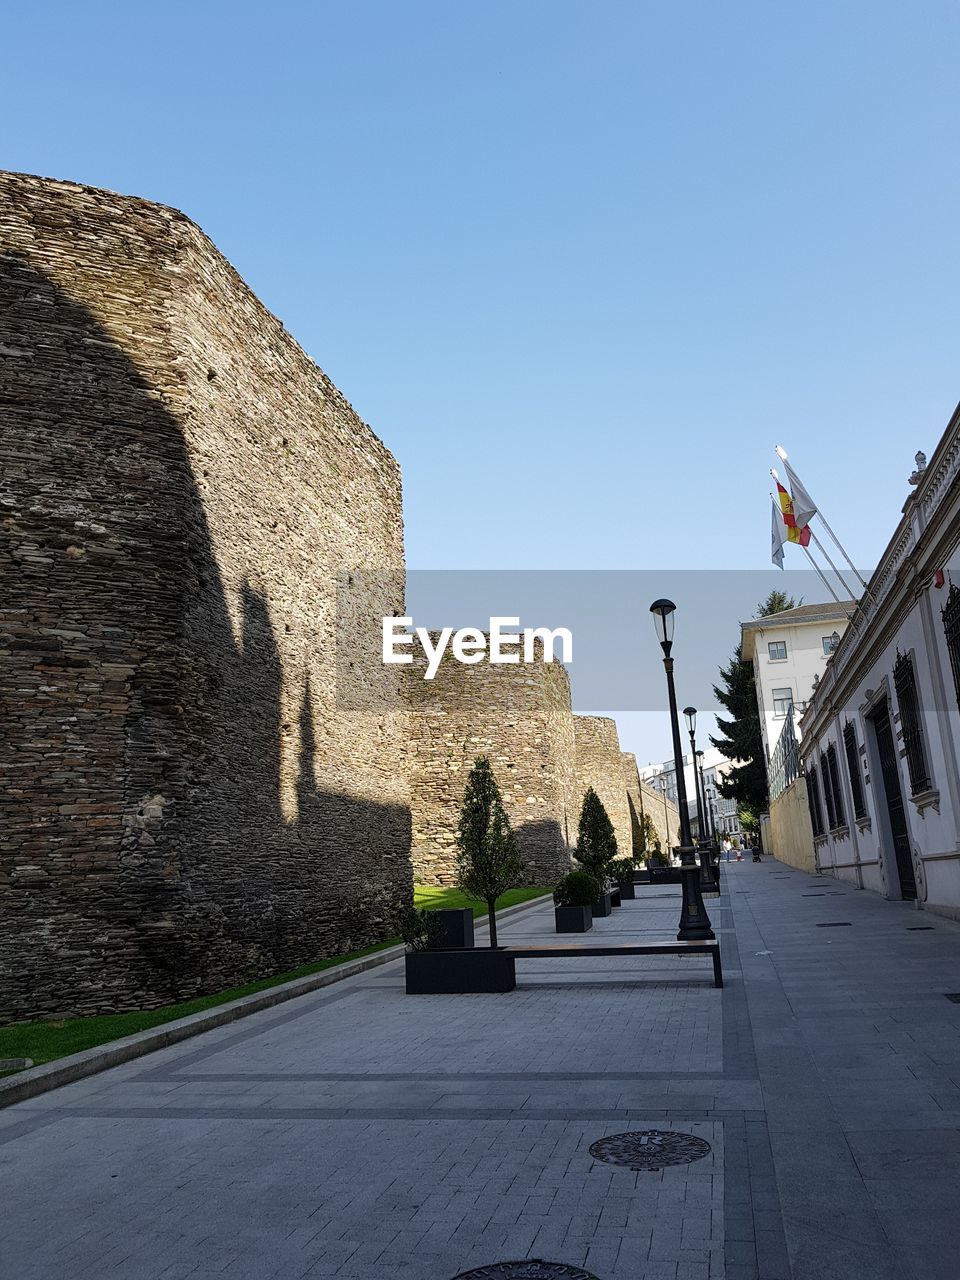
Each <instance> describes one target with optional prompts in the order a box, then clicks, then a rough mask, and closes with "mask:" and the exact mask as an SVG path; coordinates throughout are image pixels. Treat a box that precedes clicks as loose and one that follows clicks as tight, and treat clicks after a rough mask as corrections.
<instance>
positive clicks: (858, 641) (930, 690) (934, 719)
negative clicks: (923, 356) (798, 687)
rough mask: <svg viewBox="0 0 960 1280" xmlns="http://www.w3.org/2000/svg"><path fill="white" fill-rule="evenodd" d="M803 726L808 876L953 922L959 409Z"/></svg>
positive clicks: (957, 895)
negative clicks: (817, 873) (818, 874)
mask: <svg viewBox="0 0 960 1280" xmlns="http://www.w3.org/2000/svg"><path fill="white" fill-rule="evenodd" d="M910 483H911V484H912V485H914V486H915V487H914V491H913V492H912V493H911V494H910V496H909V497H908V499H907V501H906V504H905V505H904V508H903V516H902V519H901V520H900V523H899V524H898V526H897V529H896V532H895V533H894V535H893V538H892V539H891V541H890V543H889V545H888V547H887V549H886V551H885V552H884V554H883V557H882V558H881V560H880V563H879V565H878V567H877V569H876V572H875V573H874V574H873V576H872V577H871V579H870V582H869V591H868V592H867V593H865V595H864V597H863V600H862V601H861V603H860V606H859V608H858V611H857V614H856V615H855V617H854V626H853V627H851V629H850V630H849V631H848V632H847V633H846V635H845V636H844V639H843V641H842V642H841V644H840V646H839V648H838V649H837V652H836V653H835V654H834V656H833V660H832V661H831V662H830V664H829V666H828V668H827V670H826V672H825V673H824V676H823V678H822V679H821V681H820V682H819V684H818V686H817V689H816V691H815V692H814V694H813V696H812V698H811V699H810V703H809V705H808V707H807V710H806V714H805V715H804V717H803V721H802V729H803V741H802V743H801V754H802V759H803V764H804V770H805V775H806V784H807V801H808V809H809V813H810V818H811V824H812V828H813V844H814V854H815V858H816V863H817V866H818V867H819V869H820V870H822V871H827V872H831V873H832V874H834V875H837V876H839V877H840V878H842V879H844V880H849V881H851V882H852V883H854V884H856V885H859V886H862V887H864V888H868V889H873V890H876V891H877V892H878V893H882V894H884V895H885V896H886V897H888V898H905V899H914V898H915V899H918V900H919V901H920V902H921V903H926V904H927V905H928V906H929V907H931V908H932V909H934V910H937V911H940V912H942V913H943V914H946V915H950V916H953V917H954V918H960V772H958V762H960V408H958V410H957V411H956V412H955V413H954V415H953V418H952V419H951V421H950V424H949V426H948V428H947V431H946V433H945V435H944V436H943V438H942V440H941V441H940V443H939V445H938V446H937V449H936V452H935V453H934V455H933V458H932V459H931V461H930V465H929V466H926V465H925V459H924V458H923V455H922V454H918V455H917V470H916V471H915V472H914V473H913V475H912V476H911V477H910Z"/></svg>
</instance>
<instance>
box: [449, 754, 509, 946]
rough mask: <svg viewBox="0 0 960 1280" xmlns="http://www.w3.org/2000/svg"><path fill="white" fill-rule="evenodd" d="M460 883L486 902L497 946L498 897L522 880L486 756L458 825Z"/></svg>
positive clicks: (473, 776)
mask: <svg viewBox="0 0 960 1280" xmlns="http://www.w3.org/2000/svg"><path fill="white" fill-rule="evenodd" d="M457 849H458V850H459V852H458V855H457V883H458V884H459V886H460V888H461V889H462V890H463V891H464V893H469V894H470V896H471V897H473V898H480V899H482V900H483V901H484V902H485V903H486V904H487V912H488V915H489V919H490V946H491V947H496V945H497V915H496V904H497V899H498V898H499V897H502V895H503V894H505V893H506V891H507V890H508V889H512V888H513V887H514V886H515V885H517V884H519V883H520V881H521V880H522V879H523V873H524V866H523V862H522V861H521V859H520V854H519V852H518V850H517V839H516V836H515V835H514V834H513V832H512V831H511V829H510V822H509V820H508V818H507V815H506V813H505V812H504V809H503V801H502V799H501V797H500V788H499V787H498V786H497V780H496V778H494V776H493V770H492V769H491V768H490V761H489V760H488V759H487V757H486V756H479V757H478V759H477V760H476V762H475V764H474V766H473V768H472V769H471V770H470V776H469V778H468V779H467V788H466V791H465V792H464V795H463V806H462V808H461V810H460V823H459V826H458V827H457Z"/></svg>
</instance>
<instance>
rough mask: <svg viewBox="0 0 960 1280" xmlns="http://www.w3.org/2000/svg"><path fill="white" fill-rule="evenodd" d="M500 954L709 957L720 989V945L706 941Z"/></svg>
mask: <svg viewBox="0 0 960 1280" xmlns="http://www.w3.org/2000/svg"><path fill="white" fill-rule="evenodd" d="M502 951H503V952H504V953H505V954H506V955H509V956H511V957H512V958H513V959H515V960H549V959H558V960H559V959H563V958H564V957H577V956H668V955H669V956H688V955H694V956H698V955H699V956H710V957H711V958H712V960H713V985H714V986H715V987H722V986H723V970H722V968H721V967H720V943H719V942H717V941H716V940H714V941H706V942H678V941H673V942H636V943H631V944H628V945H622V944H621V945H617V946H613V945H611V946H603V945H602V944H596V945H594V944H591V945H590V946H580V945H579V944H577V943H574V942H571V943H557V942H552V943H548V944H546V945H544V946H538V945H535V946H529V947H528V946H516V947H503V948H502Z"/></svg>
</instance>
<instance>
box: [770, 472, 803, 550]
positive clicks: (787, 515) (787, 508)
mask: <svg viewBox="0 0 960 1280" xmlns="http://www.w3.org/2000/svg"><path fill="white" fill-rule="evenodd" d="M777 498H778V499H779V502H780V513H781V515H782V516H783V523H784V524H785V525H786V526H787V541H788V542H797V543H799V544H800V546H801V547H805V546H806V545H807V544H808V543H809V541H810V526H809V524H805V525H804V526H803V528H802V529H800V528H798V526H797V517H796V516H795V515H794V513H793V499H792V498H791V497H790V494H789V493H788V492H787V491H786V489H785V488H784V487H783V485H782V484H781V483H780V481H779V480H778V481H777Z"/></svg>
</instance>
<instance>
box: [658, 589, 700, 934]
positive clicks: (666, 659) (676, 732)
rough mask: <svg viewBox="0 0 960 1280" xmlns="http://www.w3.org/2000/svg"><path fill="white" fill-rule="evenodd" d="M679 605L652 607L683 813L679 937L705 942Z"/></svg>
mask: <svg viewBox="0 0 960 1280" xmlns="http://www.w3.org/2000/svg"><path fill="white" fill-rule="evenodd" d="M676 608H677V606H676V605H675V604H674V603H673V601H672V600H654V602H653V604H652V605H651V606H650V612H651V613H652V614H653V620H654V627H655V630H656V633H657V639H658V640H659V642H660V648H661V649H662V650H663V669H664V671H665V672H666V674H667V698H668V701H669V704H670V731H671V734H672V737H673V761H674V768H675V769H676V771H677V808H678V809H679V811H680V850H679V853H680V880H681V883H682V886H683V905H682V906H681V908H680V924H679V927H678V930H677V938H678V940H679V941H680V942H686V941H690V942H701V941H703V940H704V939H706V938H713V937H714V936H715V935H714V932H713V929H712V928H711V927H710V917H709V916H708V915H707V909H706V907H705V906H704V905H703V895H702V893H701V892H700V868H699V867H698V866H697V853H696V850H695V849H694V847H693V841H692V840H691V839H690V814H689V812H688V810H687V784H686V780H685V779H684V776H683V747H682V746H681V743H680V721H679V718H678V716H677V693H676V689H675V688H674V684H673V658H672V657H671V656H670V654H671V651H672V649H673V623H674V617H673V615H674V613H675V611H676Z"/></svg>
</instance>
